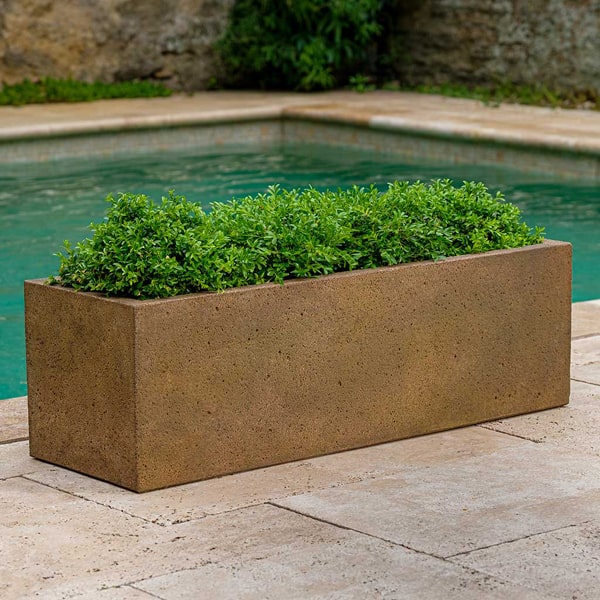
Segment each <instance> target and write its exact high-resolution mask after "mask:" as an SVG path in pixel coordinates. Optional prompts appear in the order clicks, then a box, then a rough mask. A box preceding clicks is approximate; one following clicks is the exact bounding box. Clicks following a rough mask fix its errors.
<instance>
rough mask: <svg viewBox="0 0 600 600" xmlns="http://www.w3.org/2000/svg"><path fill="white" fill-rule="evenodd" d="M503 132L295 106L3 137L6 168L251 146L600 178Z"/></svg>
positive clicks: (583, 157) (559, 152)
mask: <svg viewBox="0 0 600 600" xmlns="http://www.w3.org/2000/svg"><path fill="white" fill-rule="evenodd" d="M497 133H498V132H497V131H495V130H494V131H487V130H480V131H478V129H477V126H475V125H473V126H471V127H470V128H463V130H460V128H458V129H457V128H456V127H454V128H452V127H445V126H444V124H443V123H436V122H429V123H423V126H422V127H421V126H420V127H416V126H415V124H414V123H405V122H404V121H403V120H402V119H401V118H393V117H386V116H377V115H375V116H368V115H366V116H362V117H361V116H360V115H359V114H357V113H356V112H354V113H348V114H344V113H343V111H340V112H338V113H335V111H333V112H328V113H323V112H322V111H319V109H318V108H311V107H292V108H279V109H275V108H269V109H268V110H267V109H264V110H256V108H253V109H251V110H248V111H244V110H243V109H238V110H236V111H229V112H226V113H213V114H202V113H200V114H195V115H190V114H188V115H185V114H184V115H178V116H177V118H175V117H173V116H171V117H169V115H162V116H161V117H160V118H158V117H156V116H153V117H152V118H149V117H142V118H137V119H131V118H130V119H107V120H100V121H90V122H74V123H66V124H60V126H59V125H54V126H52V127H37V128H29V129H26V130H23V129H21V130H10V129H8V130H4V131H3V132H2V135H1V136H0V162H2V163H5V164H13V163H25V162H38V161H47V160H54V159H68V158H71V157H81V156H87V157H91V158H94V157H98V158H101V157H115V156H118V155H119V154H131V153H132V152H133V153H134V152H157V151H164V150H167V149H168V150H178V149H181V150H185V149H191V148H194V149H198V150H206V151H215V150H216V151H218V150H221V149H228V148H239V147H246V148H247V147H251V148H253V149H256V150H258V151H261V150H265V149H269V148H273V147H285V146H286V145H288V144H294V143H304V144H319V145H325V146H330V147H333V148H336V149H337V148H349V149H354V150H356V149H364V150H367V151H369V152H373V153H375V154H377V155H387V156H390V155H392V156H398V157H402V158H404V159H407V160H411V161H414V160H418V159H419V158H427V159H429V160H441V161H444V162H447V163H454V164H476V163H477V164H481V165H501V166H510V167H511V168H515V169H517V170H519V171H525V172H540V173H549V174H553V175H556V176H559V177H561V178H569V179H572V178H585V179H600V152H599V151H597V150H596V149H594V148H587V147H585V146H581V147H579V146H573V144H572V143H571V142H570V141H569V140H567V139H557V140H555V142H556V143H554V144H553V143H552V142H551V140H550V141H549V140H548V139H545V140H542V139H536V138H535V137H533V138H531V137H530V138H528V137H527V136H526V135H524V136H519V135H517V134H514V133H511V134H506V135H504V136H502V135H500V136H499V137H500V139H498V135H497Z"/></svg>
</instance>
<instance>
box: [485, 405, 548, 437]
mask: <svg viewBox="0 0 600 600" xmlns="http://www.w3.org/2000/svg"><path fill="white" fill-rule="evenodd" d="M540 412H541V411H540ZM527 414H535V413H527ZM527 414H525V415H515V417H508V418H509V419H513V418H516V417H524V416H527ZM503 420H504V419H503ZM479 427H481V428H482V429H487V430H488V431H494V432H496V433H501V434H502V435H510V436H511V437H516V438H519V439H520V440H525V441H527V442H532V443H533V444H543V443H544V442H542V441H541V440H534V439H531V438H528V437H525V436H524V435H518V434H516V433H510V432H508V431H501V430H499V429H494V428H493V427H492V426H491V425H488V424H487V423H479Z"/></svg>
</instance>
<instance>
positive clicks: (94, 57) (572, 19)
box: [0, 0, 600, 91]
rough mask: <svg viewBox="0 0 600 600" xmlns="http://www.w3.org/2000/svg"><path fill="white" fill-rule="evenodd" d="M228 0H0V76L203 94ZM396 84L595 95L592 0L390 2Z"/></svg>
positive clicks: (597, 36)
mask: <svg viewBox="0 0 600 600" xmlns="http://www.w3.org/2000/svg"><path fill="white" fill-rule="evenodd" d="M233 3H234V0H0V81H4V82H6V83H14V82H16V81H20V80H22V79H23V78H25V77H29V78H35V77H40V76H44V75H50V76H54V77H73V78H77V79H83V80H88V81H92V80H103V81H115V80H124V79H135V78H141V79H142V78H151V79H159V80H163V81H164V82H165V83H166V84H167V85H169V86H171V87H174V88H178V89H185V90H193V89H203V88H205V87H206V85H207V83H208V82H209V80H210V78H211V77H212V76H214V75H217V74H218V71H219V66H218V61H217V59H216V55H215V53H214V51H213V49H212V46H213V44H214V42H215V41H216V40H217V39H218V38H219V37H220V35H221V33H222V32H223V31H224V28H225V27H226V23H227V15H228V13H229V10H230V8H231V7H232V6H233ZM397 4H398V6H400V7H401V8H400V9H399V10H400V14H399V16H398V27H397V29H398V38H397V41H396V44H395V47H396V49H397V50H398V52H397V54H398V56H397V60H396V64H397V65H398V72H399V76H400V78H401V79H403V80H405V81H409V82H411V83H423V82H429V83H442V82H445V81H459V82H460V81H462V82H467V81H469V82H486V81H490V80H511V81H514V82H518V83H535V82H542V83H546V84H547V85H550V86H561V87H577V88H595V89H596V90H598V91H600V0H397Z"/></svg>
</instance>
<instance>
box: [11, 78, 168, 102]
mask: <svg viewBox="0 0 600 600" xmlns="http://www.w3.org/2000/svg"><path fill="white" fill-rule="evenodd" d="M172 93H173V92H172V90H170V89H169V88H167V87H165V86H164V85H162V84H159V83H152V82H149V81H124V82H121V83H100V82H96V83H85V82H83V81H76V80H73V79H53V78H52V77H44V78H43V79H40V80H39V81H36V82H34V81H29V80H28V79H25V80H24V81H22V82H21V83H15V84H14V85H4V86H3V87H2V89H0V105H14V106H20V105H23V104H45V103H47V102H89V101H92V100H103V99H108V98H153V97H156V96H170V95H171V94H172Z"/></svg>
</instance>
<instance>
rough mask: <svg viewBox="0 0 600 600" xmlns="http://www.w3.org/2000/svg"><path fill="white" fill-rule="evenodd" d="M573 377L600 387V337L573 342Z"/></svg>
mask: <svg viewBox="0 0 600 600" xmlns="http://www.w3.org/2000/svg"><path fill="white" fill-rule="evenodd" d="M571 377H572V378H573V379H577V380H579V381H585V382H587V383H593V384H596V385H600V335H595V336H591V337H586V338H581V339H578V340H573V342H572V344H571Z"/></svg>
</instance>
